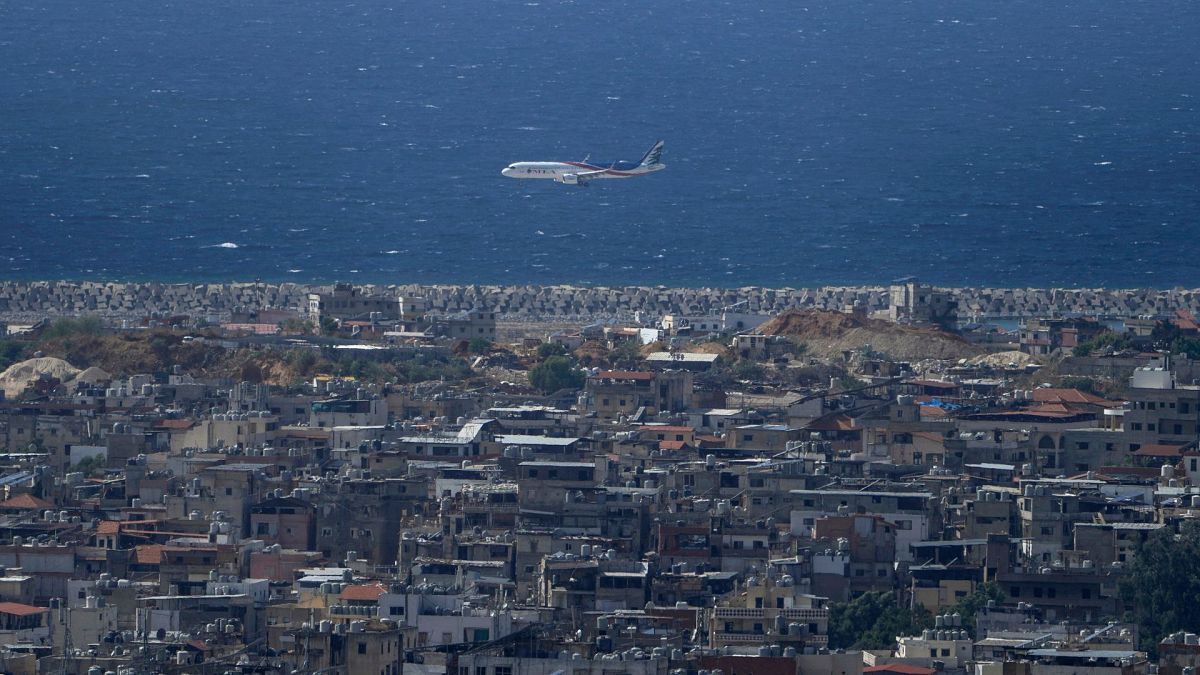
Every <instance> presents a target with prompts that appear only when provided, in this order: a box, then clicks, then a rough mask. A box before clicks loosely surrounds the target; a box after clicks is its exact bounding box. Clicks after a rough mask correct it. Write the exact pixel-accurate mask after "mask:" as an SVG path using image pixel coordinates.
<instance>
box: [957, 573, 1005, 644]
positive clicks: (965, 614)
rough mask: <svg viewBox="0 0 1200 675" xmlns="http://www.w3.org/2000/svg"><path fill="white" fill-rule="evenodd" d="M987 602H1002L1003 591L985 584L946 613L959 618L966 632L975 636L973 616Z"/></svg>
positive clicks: (995, 586) (991, 584) (996, 585)
mask: <svg viewBox="0 0 1200 675" xmlns="http://www.w3.org/2000/svg"><path fill="white" fill-rule="evenodd" d="M989 601H995V602H997V603H999V602H1003V601H1004V591H1002V590H1000V586H999V585H998V584H995V583H986V584H980V585H978V586H976V587H975V590H974V591H973V592H972V593H971V594H970V595H968V596H967V597H965V598H963V599H962V600H959V601H958V603H957V604H955V605H954V606H953V607H951V608H950V611H949V612H947V613H948V614H958V615H959V616H961V617H962V620H963V626H964V627H965V628H966V629H967V632H969V633H971V635H975V615H976V614H978V613H979V610H980V609H983V608H984V607H987V604H988V602H989Z"/></svg>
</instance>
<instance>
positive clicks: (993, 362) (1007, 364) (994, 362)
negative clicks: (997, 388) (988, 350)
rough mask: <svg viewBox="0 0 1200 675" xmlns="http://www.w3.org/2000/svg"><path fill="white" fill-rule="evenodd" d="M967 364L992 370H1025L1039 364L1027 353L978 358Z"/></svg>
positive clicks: (1009, 353)
mask: <svg viewBox="0 0 1200 675" xmlns="http://www.w3.org/2000/svg"><path fill="white" fill-rule="evenodd" d="M967 363H968V364H969V365H972V366H988V367H990V368H1014V367H1015V368H1024V367H1025V366H1027V365H1029V364H1031V363H1038V360H1037V358H1035V357H1034V356H1033V355H1031V354H1026V353H1025V352H1017V351H1011V352H996V353H995V354H987V355H985V356H976V357H975V358H973V359H971V360H970V361H968V362H967Z"/></svg>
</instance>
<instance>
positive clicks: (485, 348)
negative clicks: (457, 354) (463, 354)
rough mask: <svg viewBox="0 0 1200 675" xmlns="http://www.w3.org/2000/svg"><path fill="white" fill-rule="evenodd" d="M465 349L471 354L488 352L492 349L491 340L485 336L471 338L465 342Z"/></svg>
mask: <svg viewBox="0 0 1200 675" xmlns="http://www.w3.org/2000/svg"><path fill="white" fill-rule="evenodd" d="M467 351H469V352H471V353H472V354H490V353H491V351H492V341H491V340H488V339H487V338H481V337H477V338H473V339H472V340H471V341H470V342H469V343H467Z"/></svg>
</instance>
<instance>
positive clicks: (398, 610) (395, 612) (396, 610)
mask: <svg viewBox="0 0 1200 675" xmlns="http://www.w3.org/2000/svg"><path fill="white" fill-rule="evenodd" d="M388 616H404V607H403V606H396V607H388Z"/></svg>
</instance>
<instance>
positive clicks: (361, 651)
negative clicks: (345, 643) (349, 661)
mask: <svg viewBox="0 0 1200 675" xmlns="http://www.w3.org/2000/svg"><path fill="white" fill-rule="evenodd" d="M358 653H359V654H366V653H367V643H365V642H360V643H358Z"/></svg>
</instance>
